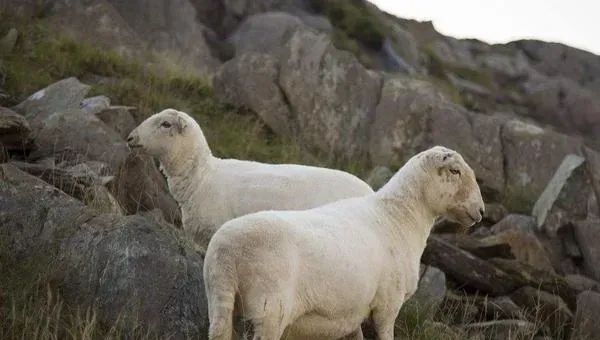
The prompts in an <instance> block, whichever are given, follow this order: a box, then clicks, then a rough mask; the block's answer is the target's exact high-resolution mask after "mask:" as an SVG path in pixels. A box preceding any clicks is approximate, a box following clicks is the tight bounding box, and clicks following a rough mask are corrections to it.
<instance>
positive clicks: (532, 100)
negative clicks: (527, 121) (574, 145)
mask: <svg viewBox="0 0 600 340" xmlns="http://www.w3.org/2000/svg"><path fill="white" fill-rule="evenodd" d="M527 99H528V100H529V104H530V105H531V106H532V107H533V109H532V110H531V111H530V112H531V115H532V116H533V117H534V118H535V119H536V120H538V121H540V122H543V123H547V124H551V125H553V126H556V127H558V128H559V129H560V130H563V131H568V132H579V133H583V134H595V133H597V131H598V129H599V128H600V100H599V99H598V98H597V96H596V95H595V94H594V92H592V91H590V90H588V89H585V88H583V87H581V86H579V85H578V84H577V83H575V82H574V81H572V80H570V79H565V78H562V77H556V78H546V79H543V78H542V79H541V80H540V81H535V82H530V84H529V89H528V93H527Z"/></svg>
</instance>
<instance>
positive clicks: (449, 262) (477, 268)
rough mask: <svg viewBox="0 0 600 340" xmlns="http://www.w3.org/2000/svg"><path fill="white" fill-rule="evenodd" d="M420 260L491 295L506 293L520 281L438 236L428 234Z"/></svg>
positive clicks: (456, 279) (462, 282)
mask: <svg viewBox="0 0 600 340" xmlns="http://www.w3.org/2000/svg"><path fill="white" fill-rule="evenodd" d="M421 261H422V262H423V263H425V264H428V265H430V266H435V267H437V268H439V269H441V270H442V271H443V272H444V273H446V275H447V276H448V277H450V278H452V279H453V280H455V281H458V282H460V283H461V284H465V285H467V286H470V287H473V288H475V289H478V290H480V291H482V292H485V293H489V294H492V295H506V294H507V293H508V292H511V291H513V290H514V289H515V288H517V286H518V285H519V282H518V281H517V280H515V279H514V278H513V277H512V276H510V275H508V274H507V273H505V272H504V271H502V270H500V269H498V268H497V267H496V266H494V265H492V264H490V263H488V262H487V261H485V260H482V259H480V258H478V257H475V256H474V255H471V254H470V253H468V252H466V251H464V250H461V249H460V248H458V247H456V246H453V245H451V244H450V243H448V242H446V241H444V240H442V239H441V238H439V237H437V236H436V235H431V236H429V238H428V240H427V247H426V248H425V251H424V253H423V256H422V258H421Z"/></svg>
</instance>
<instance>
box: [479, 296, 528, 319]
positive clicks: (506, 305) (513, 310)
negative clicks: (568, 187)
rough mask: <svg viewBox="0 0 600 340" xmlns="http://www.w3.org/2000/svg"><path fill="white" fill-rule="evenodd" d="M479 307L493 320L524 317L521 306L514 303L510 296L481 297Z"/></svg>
mask: <svg viewBox="0 0 600 340" xmlns="http://www.w3.org/2000/svg"><path fill="white" fill-rule="evenodd" d="M478 304H481V306H480V307H479V308H480V309H481V310H482V311H483V312H484V313H485V314H486V316H487V318H488V319H491V320H499V319H524V316H523V313H522V311H521V309H520V308H519V306H517V304H516V303H514V301H513V300H511V299H510V298H509V297H508V296H499V297H495V298H494V297H493V298H488V297H485V298H480V299H479V301H478Z"/></svg>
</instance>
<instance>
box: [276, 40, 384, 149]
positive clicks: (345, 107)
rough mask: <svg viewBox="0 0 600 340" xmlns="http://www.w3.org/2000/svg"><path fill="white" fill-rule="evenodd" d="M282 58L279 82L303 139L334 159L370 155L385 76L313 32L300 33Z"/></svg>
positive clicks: (288, 45)
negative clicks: (378, 103) (371, 137)
mask: <svg viewBox="0 0 600 340" xmlns="http://www.w3.org/2000/svg"><path fill="white" fill-rule="evenodd" d="M280 58H281V59H280V61H281V66H280V67H281V69H280V72H279V81H278V83H279V84H280V86H281V89H282V90H283V92H284V95H285V97H286V98H287V99H288V103H289V106H290V108H291V111H292V112H293V113H294V115H295V119H296V120H297V122H298V127H299V131H300V136H301V140H303V141H305V142H306V143H307V144H308V145H309V146H311V147H314V148H317V149H319V150H321V151H324V152H327V153H329V154H331V155H332V156H337V157H341V158H346V157H349V158H353V157H360V156H361V155H366V152H367V145H368V135H369V133H368V132H369V131H368V129H369V126H370V124H371V122H372V121H373V118H374V115H375V106H376V105H377V102H378V100H379V95H380V91H381V77H380V76H379V75H377V74H376V73H374V72H371V71H368V70H367V69H365V68H364V67H363V66H362V65H361V64H360V63H359V62H358V60H357V59H356V58H355V57H354V56H353V55H352V54H350V53H349V52H347V51H340V50H337V49H336V48H335V47H334V46H333V44H332V42H331V40H330V38H329V37H327V36H326V35H324V34H317V33H316V32H315V31H313V30H310V29H298V30H296V31H295V32H294V34H293V35H292V36H291V38H290V39H289V40H288V42H287V43H286V45H285V46H284V47H283V49H282V52H281V57H280Z"/></svg>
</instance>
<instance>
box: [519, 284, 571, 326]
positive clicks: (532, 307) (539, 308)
mask: <svg viewBox="0 0 600 340" xmlns="http://www.w3.org/2000/svg"><path fill="white" fill-rule="evenodd" d="M510 298H511V299H512V300H513V301H514V302H515V303H516V304H517V305H519V306H521V308H523V309H524V310H525V312H526V313H528V314H529V315H530V318H531V319H532V320H541V321H542V322H543V323H544V324H547V325H548V326H549V327H550V329H551V330H553V333H554V334H564V331H565V330H566V329H568V328H569V327H570V325H571V323H572V321H573V313H571V311H570V310H569V307H567V305H566V304H565V302H564V301H563V300H562V299H561V298H560V297H559V296H556V295H552V294H550V293H548V292H544V291H540V290H537V289H535V288H533V287H523V288H520V289H518V290H517V291H515V292H513V293H512V294H510Z"/></svg>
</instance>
